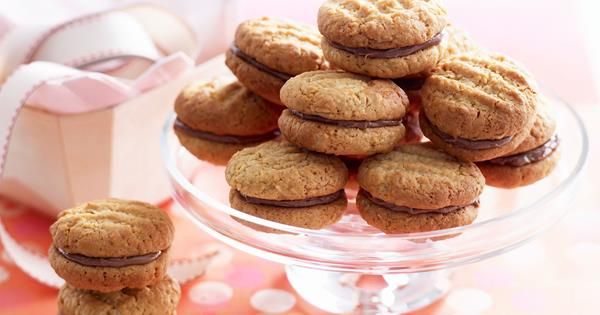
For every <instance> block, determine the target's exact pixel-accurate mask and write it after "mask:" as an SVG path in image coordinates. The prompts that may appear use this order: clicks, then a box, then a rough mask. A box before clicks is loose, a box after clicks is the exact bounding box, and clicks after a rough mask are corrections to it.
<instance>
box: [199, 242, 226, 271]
mask: <svg viewBox="0 0 600 315" xmlns="http://www.w3.org/2000/svg"><path fill="white" fill-rule="evenodd" d="M202 250H203V252H206V253H211V252H216V253H217V255H216V256H214V257H212V259H211V262H210V266H209V267H210V268H222V267H224V266H227V265H229V264H231V261H232V260H233V251H232V250H231V248H230V247H227V246H225V245H223V244H220V243H211V244H207V245H206V246H204V245H203V246H202Z"/></svg>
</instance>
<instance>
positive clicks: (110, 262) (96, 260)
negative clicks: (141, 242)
mask: <svg viewBox="0 0 600 315" xmlns="http://www.w3.org/2000/svg"><path fill="white" fill-rule="evenodd" d="M56 250H58V252H59V253H60V254H61V255H62V256H63V257H64V258H65V259H67V260H69V261H72V262H74V263H77V264H80V265H84V266H88V267H109V268H121V267H128V266H136V265H145V264H148V263H151V262H153V261H155V260H157V259H158V257H160V255H162V251H158V252H155V253H150V254H145V255H139V256H130V257H88V256H84V255H80V254H69V253H67V252H65V251H64V250H63V249H62V248H57V249H56Z"/></svg>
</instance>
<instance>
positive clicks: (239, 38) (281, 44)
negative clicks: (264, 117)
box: [225, 17, 329, 104]
mask: <svg viewBox="0 0 600 315" xmlns="http://www.w3.org/2000/svg"><path fill="white" fill-rule="evenodd" d="M320 42H321V35H320V34H319V32H318V31H317V30H316V29H314V28H312V27H311V26H308V25H303V24H299V23H293V22H289V21H284V20H279V19H274V18H269V17H263V18H259V19H254V20H249V21H246V22H243V23H242V24H240V25H239V26H238V28H237V31H236V33H235V41H234V43H233V44H232V46H231V48H230V49H229V50H228V51H227V54H226V60H225V63H226V64H227V66H228V67H229V68H230V69H231V71H232V72H233V73H234V74H235V76H236V77H238V79H239V80H240V81H241V82H242V84H244V85H245V86H246V87H247V88H248V89H250V90H251V91H253V92H254V93H256V94H258V95H260V96H262V97H264V98H266V99H268V100H269V101H271V102H274V103H277V104H281V102H280V100H279V90H280V89H281V87H282V86H283V84H284V83H285V82H286V81H287V80H288V79H290V78H291V77H293V76H295V75H298V74H300V73H303V72H306V71H313V70H319V69H328V68H329V64H328V63H327V62H326V61H325V59H324V57H323V52H322V51H321V47H320Z"/></svg>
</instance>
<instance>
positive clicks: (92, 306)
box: [58, 277, 181, 315]
mask: <svg viewBox="0 0 600 315" xmlns="http://www.w3.org/2000/svg"><path fill="white" fill-rule="evenodd" d="M180 296H181V289H180V288H179V284H177V282H175V281H174V280H173V279H171V278H169V277H165V278H164V279H163V280H161V281H160V282H158V283H156V284H155V285H151V286H147V287H144V288H141V289H123V290H121V291H116V292H110V293H99V292H94V291H87V290H80V289H76V288H74V287H72V286H70V285H68V284H65V285H63V286H62V287H61V289H60V291H59V293H58V311H59V314H60V315H135V314H144V315H174V314H175V313H176V307H177V304H178V303H179V298H180Z"/></svg>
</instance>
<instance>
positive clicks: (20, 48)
mask: <svg viewBox="0 0 600 315" xmlns="http://www.w3.org/2000/svg"><path fill="white" fill-rule="evenodd" d="M197 52H198V45H197V43H196V41H195V35H194V34H193V32H192V31H191V30H190V28H189V27H188V26H187V25H186V24H185V23H184V22H183V21H182V20H181V19H179V18H178V17H177V16H175V15H173V14H171V13H169V12H168V11H166V10H164V9H162V8H160V7H158V6H154V5H134V6H129V7H124V8H120V9H116V10H111V11H105V12H100V13H96V14H92V15H86V16H83V17H80V18H77V19H74V20H71V21H68V22H65V23H62V24H59V25H55V26H46V27H40V26H19V27H15V26H14V25H12V24H11V23H10V21H7V20H6V19H1V17H0V82H3V84H2V86H1V87H0V178H1V176H2V174H3V171H4V165H5V160H6V155H7V151H8V146H9V142H10V137H11V130H12V128H13V126H14V123H15V121H16V119H17V117H18V114H19V111H20V109H21V108H22V107H23V106H29V107H34V108H37V109H40V110H44V111H48V112H52V113H56V114H78V113H85V112H90V111H96V110H100V109H104V108H108V107H111V106H117V105H118V104H121V103H123V102H124V101H126V100H128V99H131V98H133V97H135V96H137V95H140V94H141V93H144V92H145V91H148V90H150V89H153V88H155V87H159V86H161V85H163V84H164V83H166V82H169V81H171V80H173V79H175V78H177V77H179V76H180V75H182V74H183V73H184V72H186V71H188V70H190V69H191V68H192V67H193V66H194V62H193V60H194V58H195V57H196V54H197ZM93 70H96V71H93ZM98 71H102V72H98ZM49 189H51V188H49ZM0 241H2V244H3V246H4V247H5V250H6V252H7V253H8V254H9V255H10V256H11V257H12V258H13V260H14V261H15V263H16V264H17V265H18V266H19V267H20V268H21V269H22V270H23V271H25V272H26V273H27V274H29V275H30V276H32V277H33V278H35V279H37V280H39V281H40V282H42V283H45V284H47V285H50V286H53V287H58V286H60V285H61V284H62V283H63V281H62V279H60V278H59V277H58V276H57V275H56V274H55V273H54V271H53V270H52V269H51V268H50V266H49V263H48V260H47V257H40V256H39V255H36V254H34V253H32V252H29V251H27V250H26V249H25V248H23V247H22V246H20V245H19V244H18V243H17V242H16V241H15V240H14V239H13V238H12V237H11V236H10V235H9V234H8V233H7V232H6V230H5V229H4V227H3V225H2V222H1V221H0ZM188 276H189V275H188Z"/></svg>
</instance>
